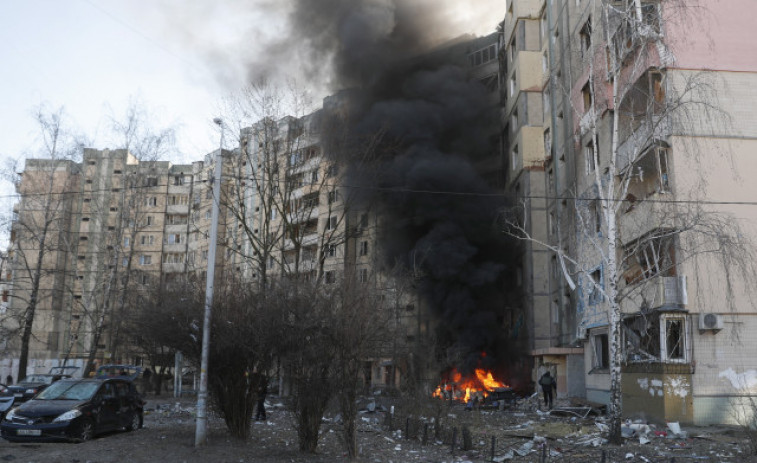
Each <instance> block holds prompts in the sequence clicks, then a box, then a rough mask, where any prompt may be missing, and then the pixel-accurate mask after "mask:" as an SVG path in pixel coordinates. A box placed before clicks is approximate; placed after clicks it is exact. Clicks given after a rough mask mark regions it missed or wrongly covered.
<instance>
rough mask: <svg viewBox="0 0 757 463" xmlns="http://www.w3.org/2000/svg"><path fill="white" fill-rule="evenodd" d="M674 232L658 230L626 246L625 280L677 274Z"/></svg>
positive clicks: (636, 281) (634, 280)
mask: <svg viewBox="0 0 757 463" xmlns="http://www.w3.org/2000/svg"><path fill="white" fill-rule="evenodd" d="M673 237H674V232H672V231H668V230H657V231H656V232H653V233H651V234H650V235H647V236H646V237H644V238H641V239H640V240H638V241H637V242H636V243H634V244H633V245H632V246H630V247H628V248H626V258H625V259H624V261H625V265H626V267H627V269H626V272H625V280H626V283H628V284H633V283H638V282H640V281H643V280H645V279H648V278H652V277H654V276H658V275H659V276H675V273H676V272H675V248H674V246H673V244H674V242H673Z"/></svg>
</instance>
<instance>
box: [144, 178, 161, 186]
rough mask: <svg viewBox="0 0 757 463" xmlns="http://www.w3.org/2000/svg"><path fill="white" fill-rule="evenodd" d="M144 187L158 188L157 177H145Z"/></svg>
mask: <svg viewBox="0 0 757 463" xmlns="http://www.w3.org/2000/svg"><path fill="white" fill-rule="evenodd" d="M144 185H145V186H147V187H151V186H158V177H145V180H144Z"/></svg>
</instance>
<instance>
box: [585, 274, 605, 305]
mask: <svg viewBox="0 0 757 463" xmlns="http://www.w3.org/2000/svg"><path fill="white" fill-rule="evenodd" d="M589 277H590V278H591V286H590V287H589V301H588V302H589V304H590V305H596V304H599V303H600V302H602V270H601V269H599V268H598V269H596V270H594V271H593V272H591V273H590V274H589Z"/></svg>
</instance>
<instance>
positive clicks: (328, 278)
mask: <svg viewBox="0 0 757 463" xmlns="http://www.w3.org/2000/svg"><path fill="white" fill-rule="evenodd" d="M323 277H324V278H323V279H324V281H325V282H326V283H327V284H330V285H333V284H334V283H336V272H334V271H333V270H330V271H328V272H326V273H324V275H323Z"/></svg>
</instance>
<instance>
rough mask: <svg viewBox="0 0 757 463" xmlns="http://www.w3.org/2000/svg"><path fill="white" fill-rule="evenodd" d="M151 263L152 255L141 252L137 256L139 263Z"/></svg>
mask: <svg viewBox="0 0 757 463" xmlns="http://www.w3.org/2000/svg"><path fill="white" fill-rule="evenodd" d="M151 263H152V256H148V255H146V254H142V255H141V256H139V265H150V264H151Z"/></svg>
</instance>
